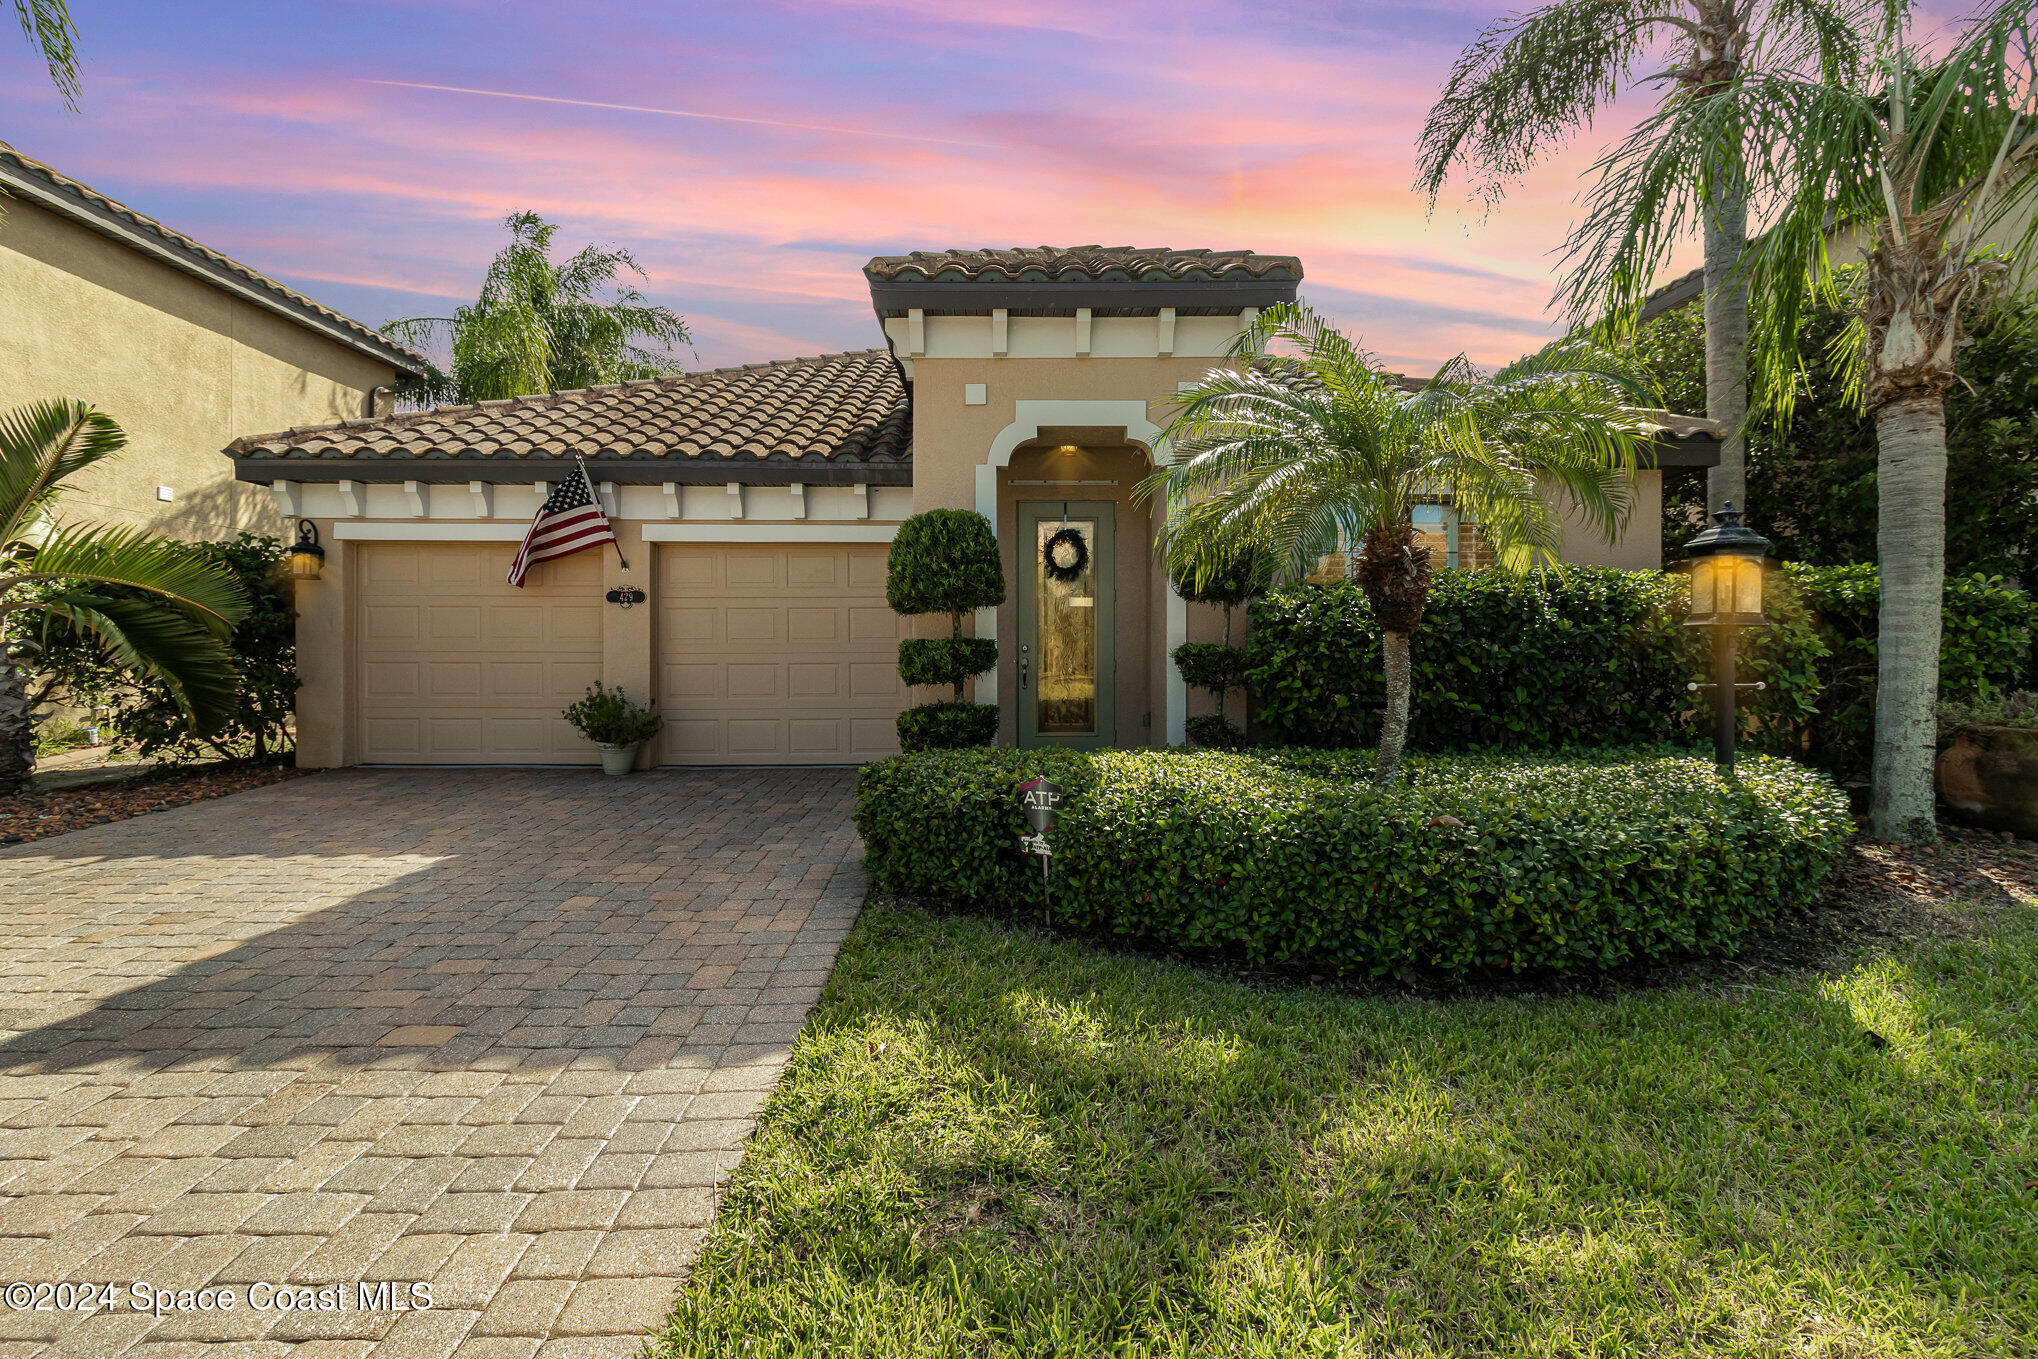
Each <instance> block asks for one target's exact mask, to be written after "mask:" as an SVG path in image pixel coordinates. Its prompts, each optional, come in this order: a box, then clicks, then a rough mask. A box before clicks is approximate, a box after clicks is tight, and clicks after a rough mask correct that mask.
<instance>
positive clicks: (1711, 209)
mask: <svg viewBox="0 0 2038 1359" xmlns="http://www.w3.org/2000/svg"><path fill="white" fill-rule="evenodd" d="M1905 7H1906V5H1905V3H1903V0H1555V3H1552V4H1546V5H1544V6H1542V7H1541V8H1539V9H1533V10H1530V11H1528V12H1527V13H1523V14H1510V15H1508V16H1506V17H1505V18H1503V19H1500V20H1498V21H1497V22H1495V23H1493V24H1491V25H1489V26H1488V27H1487V28H1486V29H1485V30H1484V31H1482V32H1481V33H1480V34H1479V36H1478V38H1477V39H1475V40H1474V41H1473V43H1472V45H1471V46H1470V47H1468V48H1466V49H1465V52H1464V54H1463V55H1462V56H1460V57H1459V59H1458V63H1457V65H1456V66H1455V67H1454V68H1453V69H1452V71H1451V75H1450V79H1449V81H1448V82H1447V83H1446V85H1445V86H1444V92H1443V95H1442V96H1441V97H1440V98H1439V99H1438V100H1437V103H1436V107H1435V108H1433V109H1431V110H1430V114H1429V119H1428V121H1427V123H1426V124H1425V125H1424V127H1423V130H1422V140H1421V147H1420V153H1419V154H1420V158H1421V159H1420V172H1419V175H1418V180H1417V183H1418V187H1420V188H1422V189H1424V190H1426V191H1427V192H1428V194H1429V197H1430V202H1431V204H1432V205H1434V204H1435V202H1436V197H1437V194H1438V193H1439V191H1441V189H1442V188H1443V185H1444V183H1445V181H1446V180H1448V179H1449V178H1450V176H1451V174H1452V173H1453V172H1454V171H1458V170H1463V171H1466V172H1469V173H1471V174H1473V175H1475V176H1477V177H1478V179H1479V187H1480V190H1481V192H1482V194H1483V196H1484V197H1485V198H1487V199H1488V201H1491V200H1493V199H1496V198H1498V197H1499V196H1500V194H1501V192H1502V191H1503V189H1504V188H1505V186H1506V184H1507V183H1508V182H1509V181H1510V180H1512V179H1515V178H1517V177H1518V176H1520V175H1522V174H1523V173H1525V172H1526V171H1527V170H1528V169H1529V168H1530V167H1531V166H1533V165H1534V164H1535V162H1536V161H1537V160H1538V159H1539V158H1540V157H1541V156H1543V155H1544V154H1545V153H1547V152H1548V151H1550V150H1552V149H1553V148H1555V147H1556V146H1558V145H1560V144H1562V143H1563V142H1564V141H1565V140H1567V139H1568V138H1569V137H1570V135H1571V134H1572V133H1574V132H1575V131H1577V130H1579V129H1582V128H1586V127H1589V126H1591V124H1592V120H1593V118H1594V116H1595V115H1597V114H1598V113H1599V111H1600V109H1601V108H1602V107H1604V106H1605V105H1607V104H1609V103H1611V102H1613V101H1614V100H1616V99H1618V98H1620V97H1621V96H1622V95H1623V94H1626V93H1628V92H1630V91H1632V90H1635V89H1637V88H1640V87H1644V86H1647V85H1649V84H1652V83H1657V82H1661V84H1662V87H1663V91H1664V93H1663V107H1664V108H1666V109H1667V108H1678V107H1687V106H1692V105H1702V104H1707V103H1714V102H1718V101H1720V100H1728V101H1731V100H1732V99H1733V98H1735V97H1736V95H1737V92H1738V90H1739V88H1740V86H1739V83H1738V82H1739V80H1740V78H1741V77H1742V76H1743V75H1744V74H1746V73H1748V72H1750V71H1755V70H1762V69H1766V68H1768V67H1770V66H1774V65H1781V64H1787V63H1790V62H1792V61H1796V60H1801V59H1810V60H1812V61H1814V62H1816V63H1817V64H1820V65H1822V66H1824V67H1825V68H1827V69H1830V70H1836V71H1837V70H1842V69H1845V68H1847V67H1848V66H1849V65H1850V64H1852V63H1853V62H1854V60H1855V59H1856V54H1857V52H1858V49H1859V46H1860V42H1861V37H1862V34H1863V33H1864V32H1865V31H1867V30H1868V29H1869V28H1870V27H1871V23H1870V21H1871V20H1877V21H1880V22H1881V23H1883V24H1885V25H1887V24H1889V23H1891V22H1893V21H1894V16H1895V15H1896V14H1897V13H1899V12H1901V11H1902V10H1903V9H1904V8H1905ZM1712 150H1713V155H1712V157H1711V158H1710V159H1709V160H1708V161H1706V162H1705V163H1703V164H1701V165H1699V166H1697V167H1694V168H1695V173H1693V174H1691V175H1689V176H1687V177H1686V178H1684V179H1683V180H1681V181H1679V182H1678V183H1677V184H1676V185H1675V186H1674V187H1675V189H1676V192H1677V195H1678V197H1677V199H1676V201H1675V202H1674V203H1672V204H1671V205H1669V206H1670V207H1671V208H1672V209H1673V210H1672V211H1669V212H1665V211H1664V208H1665V204H1663V203H1662V202H1660V201H1652V202H1649V203H1648V204H1646V205H1644V204H1643V203H1642V202H1641V200H1639V199H1628V200H1619V201H1609V202H1608V203H1606V204H1604V205H1603V206H1602V210H1603V211H1604V212H1606V213H1607V214H1608V216H1609V217H1610V219H1612V220H1613V221H1616V222H1618V224H1619V225H1620V226H1621V228H1622V230H1621V231H1619V232H1611V231H1609V232H1606V233H1604V234H1603V236H1602V239H1603V240H1604V242H1605V243H1606V246H1607V249H1606V251H1605V252H1604V253H1602V254H1600V255H1598V256H1596V257H1592V258H1591V259H1590V261H1589V262H1590V264H1591V266H1592V267H1591V268H1589V269H1584V270H1580V271H1576V272H1574V273H1573V274H1572V275H1571V276H1570V278H1569V279H1568V282H1567V287H1566V289H1565V291H1564V293H1563V294H1562V295H1561V300H1562V301H1564V302H1565V303H1566V305H1567V306H1568V308H1569V310H1570V311H1571V313H1572V315H1573V317H1574V319H1576V320H1581V321H1582V320H1590V319H1596V318H1597V317H1599V316H1600V314H1601V313H1602V312H1605V311H1608V310H1611V311H1612V312H1614V313H1615V314H1616V316H1617V317H1621V316H1632V314H1633V312H1634V309H1635V305H1636V304H1637V303H1639V302H1640V301H1641V296H1642V294H1643V293H1644V292H1645V291H1646V290H1647V289H1648V287H1649V285H1650V282H1651V281H1652V279H1653V278H1654V277H1655V275H1656V273H1657V272H1658V271H1659V270H1660V269H1662V268H1663V267H1664V266H1665V265H1666V264H1668V262H1669V257H1670V252H1671V251H1672V250H1673V249H1674V248H1676V247H1677V246H1678V245H1679V244H1681V243H1682V240H1683V232H1684V230H1685V228H1686V227H1687V226H1688V225H1690V224H1691V221H1692V219H1693V218H1696V219H1697V229H1698V230H1699V231H1700V232H1701V233H1702V237H1703V241H1704V251H1705V255H1704V261H1705V263H1704V277H1705V295H1704V307H1705V404H1706V414H1707V415H1708V416H1710V417H1711V418H1712V419H1714V420H1716V421H1718V422H1719V423H1720V424H1721V425H1722V426H1724V427H1725V429H1726V436H1727V437H1726V441H1725V443H1724V444H1723V445H1722V447H1721V449H1720V461H1719V465H1718V466H1716V467H1714V468H1712V469H1711V470H1710V471H1709V472H1708V473H1707V474H1706V501H1707V505H1708V508H1710V509H1713V510H1717V509H1718V508H1719V507H1720V506H1721V504H1723V503H1724V502H1726V501H1732V502H1733V503H1735V504H1736V505H1745V504H1746V503H1747V470H1746V468H1747V441H1746V437H1745V435H1744V432H1743V425H1744V424H1745V421H1746V416H1747V411H1748V363H1749V360H1748V291H1747V280H1746V277H1745V274H1744V272H1743V271H1742V270H1740V268H1739V265H1740V263H1741V254H1742V251H1743V250H1744V249H1745V247H1746V244H1747V235H1748V204H1747V196H1746V192H1745V187H1744V185H1743V182H1742V174H1741V159H1742V156H1741V148H1740V147H1737V146H1725V145H1722V146H1718V147H1714V148H1712Z"/></svg>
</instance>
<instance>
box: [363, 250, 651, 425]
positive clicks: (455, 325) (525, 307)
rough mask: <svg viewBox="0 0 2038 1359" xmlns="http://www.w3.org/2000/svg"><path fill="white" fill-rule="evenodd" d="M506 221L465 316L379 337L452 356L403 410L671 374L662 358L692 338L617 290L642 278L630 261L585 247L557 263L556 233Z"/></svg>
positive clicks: (410, 394) (413, 324) (411, 392)
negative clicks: (631, 277) (629, 279)
mask: <svg viewBox="0 0 2038 1359" xmlns="http://www.w3.org/2000/svg"><path fill="white" fill-rule="evenodd" d="M503 220H504V225H506V226H508V227H509V231H510V243H509V244H508V245H506V246H504V247H503V248H502V250H501V251H499V252H498V253H497V254H496V257H495V260H494V262H493V263H491V264H490V265H489V267H488V277H487V278H486V279H484V280H483V281H482V284H481V296H480V298H478V299H477V300H476V301H475V302H474V304H473V305H472V306H466V307H461V308H459V309H458V310H456V311H455V312H454V313H453V314H452V315H451V316H413V317H407V318H405V319H403V320H398V321H391V322H389V323H388V324H386V325H384V326H383V327H382V330H383V333H385V334H387V335H389V336H390V337H391V338H393V339H396V340H400V341H402V342H403V343H405V344H411V345H416V346H418V347H420V348H431V347H433V346H436V345H439V344H442V343H443V344H444V345H445V346H446V347H447V348H448V349H449V350H450V351H451V355H452V367H451V370H450V371H446V372H442V371H440V370H438V369H436V368H435V369H433V370H432V372H431V373H430V375H429V376H427V377H425V378H420V379H417V380H415V381H414V382H412V383H411V384H409V385H408V386H406V387H405V388H403V390H402V393H401V394H402V396H403V397H404V398H405V399H406V400H409V401H412V402H415V403H417V404H419V405H425V406H429V405H436V404H441V403H445V402H470V401H493V400H498V399H500V398H502V397H507V396H525V395H529V394H530V393H533V392H548V391H559V390H564V389H567V388H573V387H598V386H602V385H605V384H607V383H611V382H626V381H629V380H630V379H633V378H646V377H658V376H661V375H663V374H665V373H670V372H675V371H677V365H676V364H675V363H674V362H673V358H672V355H671V354H670V353H668V352H667V349H668V348H669V346H672V345H676V344H686V343H689V342H690V341H691V339H692V336H691V335H690V334H689V333H688V331H687V328H686V322H685V321H684V320H682V319H681V318H680V316H679V315H678V314H677V313H676V312H673V311H671V310H669V309H668V308H665V307H658V306H652V305H650V304H649V303H648V302H647V301H646V300H645V298H644V294H642V293H641V292H639V291H637V289H636V288H634V287H632V286H630V285H629V284H627V283H619V282H617V278H618V276H619V275H620V274H622V273H624V272H626V271H627V272H629V273H633V274H636V275H638V276H639V277H642V276H643V274H644V271H643V270H642V269H641V268H639V267H638V265H637V261H636V259H635V258H634V257H633V256H632V255H631V254H630V252H629V251H627V250H623V249H621V248H604V247H601V246H595V245H589V246H586V247H584V248H583V249H582V250H581V251H580V253H578V254H576V255H574V256H573V257H571V258H570V259H568V260H566V261H565V262H563V263H557V262H554V260H553V259H552V238H553V236H554V235H556V234H557V233H558V230H559V228H558V226H557V225H556V224H555V223H552V222H548V221H546V220H545V219H544V218H542V217H540V216H538V214H537V213H535V212H517V213H512V214H510V215H509V216H508V217H507V218H505V219H503ZM605 291H606V294H607V295H604V294H605ZM646 342H648V343H649V345H650V346H655V347H647V344H646Z"/></svg>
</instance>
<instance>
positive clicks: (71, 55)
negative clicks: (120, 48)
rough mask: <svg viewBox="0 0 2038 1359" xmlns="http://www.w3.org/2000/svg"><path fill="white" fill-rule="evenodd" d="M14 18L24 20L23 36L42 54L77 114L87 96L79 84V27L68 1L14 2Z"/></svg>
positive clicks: (53, 78)
mask: <svg viewBox="0 0 2038 1359" xmlns="http://www.w3.org/2000/svg"><path fill="white" fill-rule="evenodd" d="M14 15H15V17H16V18H17V19H19V20H20V21H21V33H22V36H23V37H25V38H27V39H28V41H29V43H30V44H31V45H33V46H34V47H35V48H37V49H38V50H39V51H40V52H41V53H42V59H43V64H44V65H46V66H47V67H49V72H50V82H51V83H52V84H54V85H55V86H56V87H57V92H58V93H59V94H61V95H63V97H64V103H65V105H66V106H67V107H69V108H70V109H72V110H73V111H75V110H76V109H77V107H78V96H79V95H80V94H81V93H83V89H82V87H81V86H80V85H79V83H78V27H77V25H76V24H74V23H72V22H71V12H70V10H69V9H67V8H66V7H65V5H64V0H14Z"/></svg>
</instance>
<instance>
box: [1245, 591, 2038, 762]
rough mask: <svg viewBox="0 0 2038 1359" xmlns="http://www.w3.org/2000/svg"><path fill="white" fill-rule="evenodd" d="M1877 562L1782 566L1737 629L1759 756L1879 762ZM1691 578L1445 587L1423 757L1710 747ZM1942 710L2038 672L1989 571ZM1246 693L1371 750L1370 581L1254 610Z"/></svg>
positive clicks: (1427, 686)
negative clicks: (1688, 621)
mask: <svg viewBox="0 0 2038 1359" xmlns="http://www.w3.org/2000/svg"><path fill="white" fill-rule="evenodd" d="M1880 601H1881V592H1880V587H1879V585H1878V582H1877V577H1876V571H1875V568H1874V567H1873V566H1839V567H1808V566H1799V565H1787V566H1785V567H1783V568H1782V569H1781V570H1780V571H1778V572H1777V573H1775V574H1774V575H1772V576H1771V577H1770V580H1769V586H1768V589H1767V591H1766V599H1765V612H1766V614H1767V615H1768V617H1769V620H1770V622H1769V624H1768V625H1767V626H1764V627H1759V628H1744V629H1743V630H1742V632H1741V639H1740V646H1741V655H1740V667H1741V677H1742V678H1743V679H1759V680H1761V681H1763V682H1764V683H1765V684H1766V685H1767V686H1768V687H1767V688H1766V689H1764V690H1762V691H1761V692H1759V693H1756V692H1750V693H1746V694H1744V695H1743V696H1742V700H1741V711H1742V715H1743V728H1742V739H1743V741H1744V742H1745V743H1746V745H1747V747H1748V748H1750V749H1753V750H1758V751H1765V752H1767V753H1770V754H1778V755H1790V756H1792V757H1793V758H1797V759H1801V760H1805V761H1807V762H1809V763H1812V764H1815V765H1818V766H1819V767H1821V768H1823V769H1828V770H1831V771H1833V772H1834V773H1836V774H1838V775H1840V776H1842V777H1848V776H1852V775H1857V774H1860V773H1862V772H1864V771H1865V770H1866V769H1867V767H1868V758H1869V749H1870V738H1871V733H1872V726H1873V720H1874V706H1875V698H1874V694H1875V635H1876V610H1877V607H1878V606H1879V604H1880ZM1689 602H1690V595H1689V589H1688V586H1687V583H1686V581H1685V579H1684V577H1683V576H1681V575H1678V574H1674V573H1670V574H1665V573H1659V572H1652V571H1617V570H1611V569H1607V568H1599V567H1575V566H1574V567H1568V568H1566V569H1565V571H1564V573H1563V574H1562V575H1557V574H1555V573H1552V574H1549V575H1545V576H1542V577H1536V576H1510V575H1506V574H1503V573H1501V572H1497V571H1480V572H1474V573H1470V574H1466V573H1460V572H1455V571H1449V572H1443V573H1440V574H1439V575H1438V577H1437V582H1436V587H1435V591H1434V593H1433V594H1432V595H1431V597H1430V603H1429V605H1428V607H1427V609H1426V610H1425V611H1424V614H1423V622H1422V627H1421V628H1420V629H1419V630H1418V631H1417V632H1416V634H1415V641H1414V647H1413V657H1412V659H1413V670H1414V675H1413V686H1414V693H1413V695H1412V699H1411V703H1410V714H1409V743H1410V745H1411V747H1413V748H1414V749H1417V750H1431V751H1435V750H1461V751H1462V750H1487V751H1550V750H1559V749H1564V748H1566V747H1571V746H1605V747H1629V746H1638V745H1651V744H1658V743H1665V742H1670V743H1682V742H1689V741H1702V740H1703V739H1704V738H1705V737H1706V736H1707V735H1708V734H1709V732H1710V723H1711V718H1710V714H1709V711H1708V704H1707V703H1706V702H1705V701H1704V696H1694V695H1692V694H1690V693H1689V692H1687V691H1686V689H1685V685H1686V683H1687V682H1689V681H1691V680H1694V679H1703V678H1704V676H1705V675H1706V673H1707V670H1708V668H1709V662H1708V660H1707V657H1706V653H1705V648H1706V646H1707V644H1708V643H1707V638H1706V636H1705V635H1704V633H1705V630H1704V629H1699V628H1687V627H1684V626H1683V622H1684V619H1685V616H1686V614H1687V613H1688V610H1689ZM1945 620H1946V622H1945V641H1944V644H1943V650H1942V659H1941V670H1940V689H1939V692H1940V696H1941V697H1942V698H1944V699H1953V700H1958V701H1970V700H1973V699H1976V698H1982V697H1986V696H1988V695H1989V694H1990V693H1993V692H1996V691H2000V690H2005V689H2011V688H2016V687H2018V686H2019V684H2020V682H2021V681H2022V680H2023V679H2024V677H2025V676H2026V675H2027V674H2029V669H2028V665H2029V660H2028V657H2029V654H2030V651H2031V643H2032V634H2033V629H2034V626H2038V607H2034V605H2033V603H2032V600H2031V599H2030V597H2029V596H2027V595H2025V594H2024V593H2023V592H2022V591H2020V590H2017V589H2014V588H2012V587H2010V586H2007V585H2005V584H2004V583H2003V582H2002V581H2001V580H1999V579H1996V578H1994V577H1987V576H1960V577H1952V578H1949V579H1948V580H1947V582H1946V603H1945ZM1246 683H1247V686H1248V687H1249V688H1250V689H1251V690H1252V693H1253V700H1254V706H1253V717H1254V721H1255V723H1256V724H1257V726H1258V728H1259V730H1260V731H1261V732H1262V733H1263V734H1264V735H1265V736H1266V737H1267V738H1268V739H1270V740H1272V741H1274V742H1276V743H1288V744H1295V745H1307V746H1334V747H1358V746H1363V745H1366V744H1368V743H1370V742H1371V741H1373V740H1375V739H1376V738H1377V736H1378V722H1379V717H1378V712H1379V707H1378V705H1379V703H1380V696H1381V692H1382V689H1383V680H1382V677H1381V673H1380V632H1379V628H1378V626H1377V625H1376V624H1375V623H1374V621H1373V615H1372V610H1371V609H1370V608H1368V607H1367V605H1366V600H1365V596H1364V594H1363V593H1361V592H1360V590H1359V589H1358V587H1357V586H1355V585H1350V584H1334V585H1294V586H1288V587H1286V588H1283V589H1280V590H1276V591H1274V592H1273V593H1272V594H1269V595H1268V596H1266V597H1265V598H1263V599H1261V600H1259V601H1257V602H1256V603H1254V604H1253V606H1252V635H1251V638H1250V639H1249V641H1248V644H1247V647H1246Z"/></svg>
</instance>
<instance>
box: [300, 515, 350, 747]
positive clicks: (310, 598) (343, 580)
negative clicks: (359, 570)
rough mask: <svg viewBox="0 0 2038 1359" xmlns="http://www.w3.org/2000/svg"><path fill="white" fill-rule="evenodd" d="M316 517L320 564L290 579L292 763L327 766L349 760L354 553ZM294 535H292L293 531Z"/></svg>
mask: <svg viewBox="0 0 2038 1359" xmlns="http://www.w3.org/2000/svg"><path fill="white" fill-rule="evenodd" d="M317 522H318V532H319V540H320V542H322V543H323V544H324V546H325V550H326V559H325V569H324V571H322V572H321V573H320V576H319V579H317V580H300V581H295V582H293V584H292V588H293V589H294V591H295V600H294V603H295V607H296V609H297V673H298V676H299V678H300V679H301V680H302V681H303V683H302V685H301V686H300V687H299V688H298V690H297V705H296V706H297V767H298V768H300V769H332V768H336V767H338V766H340V765H344V764H347V763H348V762H349V752H348V750H347V709H348V705H349V704H350V702H351V701H352V698H353V695H352V694H351V693H350V692H349V690H350V688H351V686H352V683H353V667H352V666H351V665H350V664H348V656H349V655H350V654H351V650H350V648H349V647H348V645H347V622H348V617H349V615H350V614H351V613H352V610H351V609H349V608H348V603H349V601H350V599H351V595H350V594H349V590H350V587H351V585H352V576H353V568H354V563H355V559H356V557H357V555H358V554H357V553H356V551H355V549H354V545H353V544H352V543H344V542H337V541H335V540H334V538H333V524H332V521H331V520H330V519H321V520H319V521H317ZM293 536H294V535H293Z"/></svg>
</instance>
